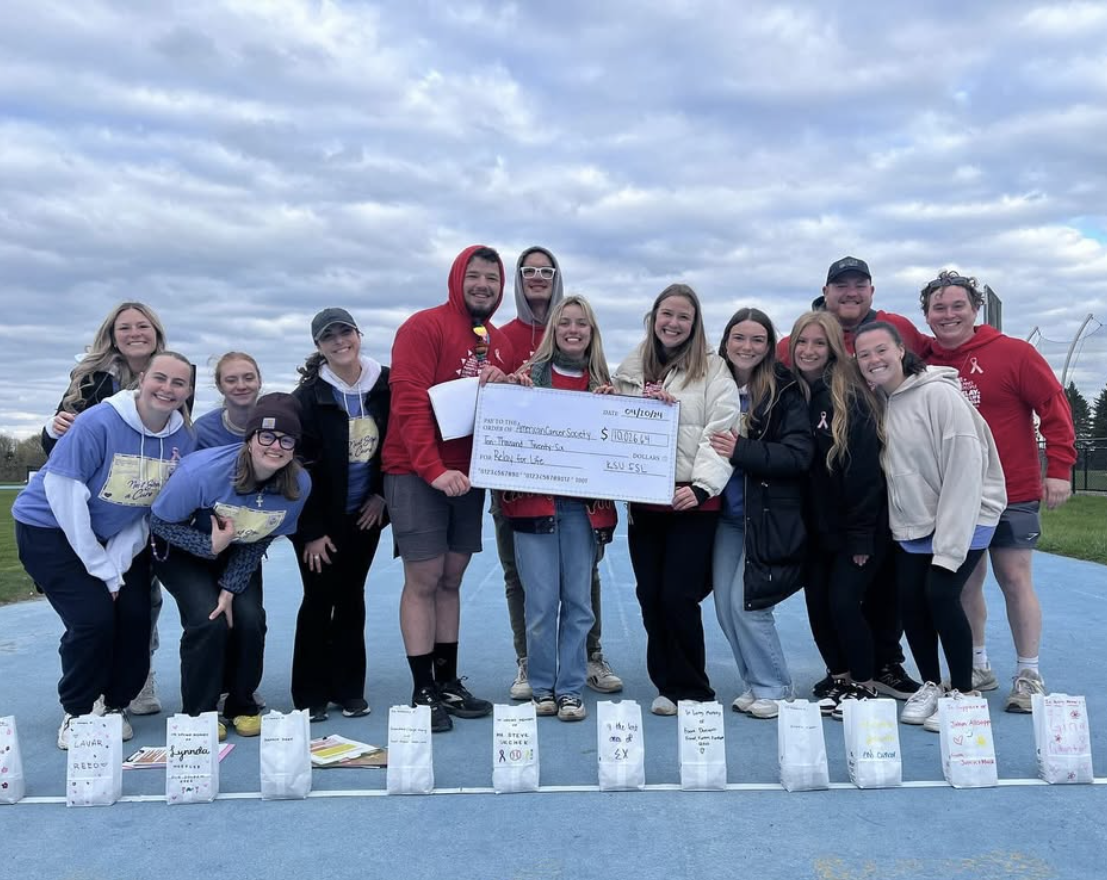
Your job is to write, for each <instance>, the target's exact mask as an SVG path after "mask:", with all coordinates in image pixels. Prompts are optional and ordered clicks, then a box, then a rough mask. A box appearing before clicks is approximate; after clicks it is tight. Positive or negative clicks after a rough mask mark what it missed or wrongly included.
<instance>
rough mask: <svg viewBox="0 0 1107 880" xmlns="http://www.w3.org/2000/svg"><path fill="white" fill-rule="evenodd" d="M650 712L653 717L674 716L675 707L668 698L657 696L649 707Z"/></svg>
mask: <svg viewBox="0 0 1107 880" xmlns="http://www.w3.org/2000/svg"><path fill="white" fill-rule="evenodd" d="M650 711H651V712H653V714H654V715H676V713H677V707H676V703H674V702H673V701H672V700H670V699H669V698H668V697H662V696H658V697H657V699H655V700H654V701H653V704H652V705H651V706H650Z"/></svg>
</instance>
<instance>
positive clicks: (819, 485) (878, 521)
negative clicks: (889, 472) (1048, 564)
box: [789, 312, 893, 719]
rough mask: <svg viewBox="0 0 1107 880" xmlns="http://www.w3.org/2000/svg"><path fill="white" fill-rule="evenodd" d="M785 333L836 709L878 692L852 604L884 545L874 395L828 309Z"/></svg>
mask: <svg viewBox="0 0 1107 880" xmlns="http://www.w3.org/2000/svg"><path fill="white" fill-rule="evenodd" d="M789 338H790V345H789V354H790V355H791V360H792V369H793V371H794V372H795V374H796V376H797V377H798V378H799V379H800V380H801V382H800V388H801V390H803V391H804V393H805V394H806V395H807V397H808V400H809V409H808V414H809V418H810V425H811V430H812V432H813V433H814V437H815V461H814V465H813V467H812V468H811V470H810V471H809V472H808V493H807V498H808V510H809V514H810V515H809V518H808V519H809V522H810V523H811V524H812V526H813V528H814V532H815V534H814V535H813V536H812V537H813V540H812V542H811V545H810V547H809V548H808V578H807V585H806V589H805V594H806V599H807V617H808V621H809V622H810V624H811V633H812V635H813V636H814V637H815V644H816V645H817V646H818V648H819V653H820V654H821V655H822V658H823V662H824V663H825V664H826V668H827V672H828V674H829V677H830V679H831V684H830V687H829V689H828V690H827V692H826V694H825V696H823V697H822V698H821V699H820V700H819V705H820V707H821V708H822V710H823V713H824V714H833V716H834V717H835V718H839V719H840V718H841V710H840V709H839V708H838V704H839V703H840V702H841V701H842V700H843V699H876V698H877V697H878V696H879V693H878V692H877V690H876V688H875V681H874V676H875V669H874V659H873V657H874V653H873V634H872V631H871V630H870V628H869V623H868V621H867V620H866V618H865V615H864V613H862V609H861V603H862V599H863V598H864V596H865V593H866V591H868V590H869V589H871V588H872V585H873V582H874V581H875V579H876V577H877V574H878V572H879V571H880V570H881V565H882V564H883V562H884V560H885V559H886V558H887V556H888V554H889V552H891V533H890V532H889V530H888V502H887V488H886V486H885V483H884V473H883V471H881V469H880V450H881V442H882V431H881V428H880V415H879V405H878V404H877V402H876V400H875V398H874V397H873V394H872V392H871V391H870V390H869V386H868V384H867V383H865V382H863V381H862V380H861V377H860V376H859V375H858V373H857V369H856V367H855V366H854V364H853V359H852V358H851V357H850V356H849V354H848V353H847V352H846V346H845V340H844V338H843V336H842V326H841V324H839V322H838V320H837V319H836V318H835V317H834V316H833V315H831V314H829V313H828V312H808V313H807V314H805V315H801V316H800V318H799V319H798V320H797V321H796V323H795V326H794V327H793V328H792V333H791V336H790V337H789ZM884 586H885V588H886V589H893V586H892V585H891V584H886V585H884Z"/></svg>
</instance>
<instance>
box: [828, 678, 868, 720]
mask: <svg viewBox="0 0 1107 880" xmlns="http://www.w3.org/2000/svg"><path fill="white" fill-rule="evenodd" d="M877 699H880V694H878V693H877V692H876V690H875V689H874V688H871V687H866V686H865V685H863V684H857V683H855V682H847V683H845V685H844V687H843V688H842V689H841V691H840V695H839V697H838V705H837V706H835V707H834V711H833V712H831V713H830V717H831V718H833V719H834V720H835V721H841V720H842V703H844V702H845V701H846V700H877Z"/></svg>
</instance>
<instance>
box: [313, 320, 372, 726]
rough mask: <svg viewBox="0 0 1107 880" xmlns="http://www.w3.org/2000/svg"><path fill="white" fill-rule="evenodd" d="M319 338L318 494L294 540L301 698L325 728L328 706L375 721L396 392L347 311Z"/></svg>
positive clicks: (325, 324) (316, 328)
mask: <svg viewBox="0 0 1107 880" xmlns="http://www.w3.org/2000/svg"><path fill="white" fill-rule="evenodd" d="M311 338H312V339H313V340H314V342H315V347H316V351H315V353H314V354H313V355H311V357H309V358H308V359H307V362H306V363H305V364H304V366H303V367H301V368H300V370H299V372H300V376H301V378H300V385H299V386H298V387H297V388H296V390H295V391H294V392H293V396H295V397H296V399H297V400H298V401H299V402H300V406H301V408H302V410H303V415H302V416H301V422H302V424H303V435H304V436H303V444H302V445H303V448H302V451H301V457H302V458H303V460H304V462H305V464H306V465H307V468H308V471H309V473H310V474H311V479H312V487H313V488H312V493H311V496H310V498H308V502H307V504H306V505H305V507H304V512H303V514H302V515H301V516H300V525H299V528H298V529H297V532H296V535H295V536H294V537H293V539H292V540H293V544H294V545H295V547H296V556H297V562H298V563H299V566H300V578H301V580H302V581H303V584H304V599H303V602H302V603H301V605H300V612H299V615H298V616H297V619H296V641H295V646H294V648H293V655H292V700H293V703H294V704H295V705H296V708H298V709H308V710H310V714H311V720H312V721H325V720H326V719H327V707H328V704H329V703H335V704H336V705H338V706H340V707H341V708H342V714H343V715H345V716H346V717H347V718H356V717H359V716H362V715H367V714H369V703H368V702H367V701H366V699H365V579H366V577H367V576H368V574H369V566H370V565H371V564H372V562H373V555H374V554H375V553H376V550H377V543H378V542H379V541H380V535H381V529H383V528H384V526H385V524H386V522H387V518H386V513H385V509H384V498H383V497H382V494H381V493H382V491H383V486H384V481H383V477H382V472H381V467H380V450H381V446H382V445H383V443H384V437H385V432H386V431H387V429H388V408H389V404H390V402H391V393H390V391H389V388H388V368H387V367H382V366H381V365H380V364H379V363H377V362H376V361H375V360H373V359H372V358H371V357H368V356H366V355H363V354H362V353H361V331H360V330H358V328H357V324H356V323H354V319H353V318H352V317H351V316H350V313H349V312H347V311H346V310H345V309H335V308H331V309H324V310H323V311H321V312H319V314H317V315H316V316H315V318H314V319H313V320H312V322H311Z"/></svg>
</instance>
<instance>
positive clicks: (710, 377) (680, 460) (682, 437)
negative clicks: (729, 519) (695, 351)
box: [611, 349, 740, 498]
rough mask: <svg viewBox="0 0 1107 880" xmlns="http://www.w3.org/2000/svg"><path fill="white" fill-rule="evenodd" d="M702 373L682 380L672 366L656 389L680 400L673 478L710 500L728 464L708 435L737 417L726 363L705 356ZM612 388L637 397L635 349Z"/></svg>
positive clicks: (640, 385) (640, 387)
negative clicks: (696, 487)
mask: <svg viewBox="0 0 1107 880" xmlns="http://www.w3.org/2000/svg"><path fill="white" fill-rule="evenodd" d="M707 358H708V359H707V375H706V376H704V377H703V378H702V379H698V380H696V381H694V382H689V383H688V384H687V385H685V384H684V378H685V377H684V373H683V372H681V371H678V370H672V371H670V372H669V374H668V375H667V376H666V377H665V381H664V382H663V383H662V387H663V388H664V389H665V390H666V391H668V392H669V393H670V394H671V395H673V397H675V398H676V399H677V400H679V401H680V425H679V427H678V429H677V460H676V481H677V482H678V483H691V484H692V485H693V486H699V487H700V488H701V489H703V490H704V491H706V492H707V494H708V497H710V498H714V497H715V496H716V495H718V494H719V493H720V492H722V491H723V488H724V487H725V486H726V484H727V480H729V479H730V475H731V473H733V471H734V468H733V467H732V466H731V464H730V462H729V461H727V460H726V459H725V458H723V457H722V456H721V455H719V454H718V453H717V452H716V451H715V450H714V449H712V448H711V435H712V434H717V433H719V432H721V431H729V430H730V429H731V428H733V427H734V426H735V425H736V424H737V421H738V413H739V407H740V404H739V401H738V386H737V385H736V384H735V383H734V378H733V377H732V376H731V373H730V367H728V366H727V363H726V361H724V360H723V359H722V358H721V357H719V356H718V355H717V354H715V353H714V352H709V353H708V356H707ZM611 381H612V384H613V385H614V386H615V390H616V392H618V393H619V394H626V395H629V396H631V397H642V396H643V392H644V391H645V386H646V383H645V377H644V376H643V373H642V355H641V351H640V349H636V350H635V351H634V352H633V353H632V354H631V355H630V356H629V357H628V358H627V359H626V360H625V361H623V362H622V363H621V364H620V365H619V367H618V369H616V370H615V375H614V376H612V378H611Z"/></svg>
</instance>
